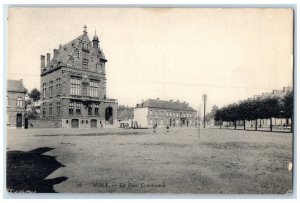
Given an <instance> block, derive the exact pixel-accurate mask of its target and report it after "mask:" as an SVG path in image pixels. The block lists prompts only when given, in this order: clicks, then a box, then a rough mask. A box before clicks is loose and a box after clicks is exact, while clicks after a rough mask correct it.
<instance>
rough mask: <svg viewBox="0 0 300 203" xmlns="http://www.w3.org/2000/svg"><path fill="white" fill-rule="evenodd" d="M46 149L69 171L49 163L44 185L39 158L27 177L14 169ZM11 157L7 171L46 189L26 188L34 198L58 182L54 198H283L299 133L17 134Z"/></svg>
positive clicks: (11, 135)
mask: <svg viewBox="0 0 300 203" xmlns="http://www.w3.org/2000/svg"><path fill="white" fill-rule="evenodd" d="M38 149H46V150H45V151H46V152H45V153H43V154H41V155H42V156H44V155H50V156H53V157H54V159H56V161H57V162H58V163H59V164H61V165H62V166H61V165H60V166H58V167H52V166H53V163H54V164H55V166H56V165H58V164H57V163H56V162H51V163H52V164H49V162H47V161H46V162H41V163H42V165H41V166H39V168H43V167H45V168H53V170H51V171H49V175H48V176H47V177H44V178H45V180H43V181H41V182H39V180H38V178H36V176H37V174H36V173H39V172H40V170H36V169H32V171H31V170H30V169H31V167H34V164H33V163H34V162H38V161H39V160H38V156H34V158H32V159H28V160H25V159H24V160H23V162H22V163H23V164H22V166H24V165H27V167H28V168H27V170H22V171H20V170H18V169H13V168H11V165H13V164H17V163H16V162H17V161H18V159H13V158H12V159H10V157H13V156H10V154H14V153H13V152H14V151H20V153H26V152H29V151H32V150H36V151H37V150H38ZM47 149H48V150H47ZM7 154H8V162H9V163H8V164H7V167H8V168H10V169H9V171H10V174H11V175H12V176H14V177H17V178H15V179H17V180H18V181H21V179H20V178H18V177H20V175H22V176H25V177H27V178H28V179H30V178H31V177H30V176H35V181H34V182H35V183H36V184H40V185H38V186H37V185H34V184H33V185H29V186H28V185H27V186H26V184H28V183H25V182H26V180H24V183H23V185H25V186H24V188H23V190H24V191H31V192H37V191H32V190H34V188H39V189H41V188H43V189H45V184H49V182H50V183H51V180H59V181H58V182H55V181H52V184H51V185H47V187H48V189H45V190H46V192H72V193H74V192H76V193H78V192H84V193H98V192H101V193H111V192H116V193H201V194H207V193H209V194H216V193H226V194H245V193H255V194H257V193H263V194H266V193H267V194H275V193H276V194H278V193H287V192H291V189H292V182H291V181H292V171H289V170H288V163H289V162H291V161H292V134H291V133H275V132H273V133H270V132H257V131H242V130H228V129H221V130H220V129H201V130H200V140H199V137H198V132H197V128H194V127H190V128H171V129H170V131H169V132H167V131H166V129H165V128H158V129H157V131H156V133H154V132H153V130H151V129H129V130H124V129H117V128H116V129H114V128H111V129H101V130H99V129H96V130H95V129H70V130H65V129H43V130H42V129H30V130H13V129H12V130H8V135H7ZM43 163H44V164H45V165H44V166H43ZM19 173H21V174H19ZM33 174H35V175H33ZM7 178H8V179H9V180H11V179H10V178H12V182H11V183H10V182H9V184H8V185H10V186H11V187H12V188H8V190H9V189H13V187H16V185H14V182H13V179H14V178H13V177H9V176H8V177H7ZM28 179H27V180H28ZM60 179H61V180H60ZM47 180H48V182H47ZM18 185H20V182H18ZM21 185H22V184H21ZM33 186H34V187H33ZM39 189H37V190H39ZM38 192H39V191H38Z"/></svg>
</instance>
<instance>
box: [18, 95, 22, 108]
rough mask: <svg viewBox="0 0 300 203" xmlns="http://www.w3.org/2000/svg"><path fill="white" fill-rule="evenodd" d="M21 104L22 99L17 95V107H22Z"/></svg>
mask: <svg viewBox="0 0 300 203" xmlns="http://www.w3.org/2000/svg"><path fill="white" fill-rule="evenodd" d="M22 106H23V99H22V97H17V107H22Z"/></svg>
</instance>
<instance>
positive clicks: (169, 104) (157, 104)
mask: <svg viewBox="0 0 300 203" xmlns="http://www.w3.org/2000/svg"><path fill="white" fill-rule="evenodd" d="M144 107H150V108H160V109H170V110H180V111H196V110H195V109H193V108H192V107H190V106H189V104H188V103H186V102H179V101H172V100H171V101H165V100H160V99H148V100H146V101H144V102H142V103H141V104H138V105H137V108H144Z"/></svg>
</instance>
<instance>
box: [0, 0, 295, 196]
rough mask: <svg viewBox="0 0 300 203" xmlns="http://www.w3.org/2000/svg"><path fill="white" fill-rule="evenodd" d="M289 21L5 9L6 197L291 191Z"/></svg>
mask: <svg viewBox="0 0 300 203" xmlns="http://www.w3.org/2000/svg"><path fill="white" fill-rule="evenodd" d="M294 12H295V11H294V9H293V8H292V7H291V8H287V7H285V8H271V7H270V8H221V7H215V8H195V7H191V8H188V7H181V8H180V7H170V8H167V7H151V8H150V7H83V6H82V7H80V6H79V7H46V6H45V7H43V6H40V7H30V6H27V7H22V6H19V7H14V6H11V7H9V8H8V11H7V19H5V20H6V25H7V67H5V68H6V71H5V81H4V83H5V84H4V87H5V89H6V92H5V93H3V94H4V100H5V101H4V109H5V110H6V115H4V118H6V121H5V119H4V123H5V124H4V125H5V131H4V132H5V142H6V143H5V148H4V153H5V154H6V155H5V158H6V160H5V165H4V166H5V170H6V173H5V175H6V179H5V184H6V185H5V186H4V187H5V190H6V192H7V193H8V194H15V193H80V194H84V193H99V194H106V193H110V194H111V193H113V194H120V193H121V194H128V193H129V194H243V195H245V194H269V195H270V194H271V195H273V194H276V195H292V194H293V192H294V182H293V172H294V150H293V149H294V134H293V133H294V79H293V78H294V60H295V59H294V29H295V28H294V15H295V13H294ZM5 110H4V112H5Z"/></svg>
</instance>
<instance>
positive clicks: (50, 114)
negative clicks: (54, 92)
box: [49, 103, 52, 116]
mask: <svg viewBox="0 0 300 203" xmlns="http://www.w3.org/2000/svg"><path fill="white" fill-rule="evenodd" d="M49 116H52V103H50V104H49Z"/></svg>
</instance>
